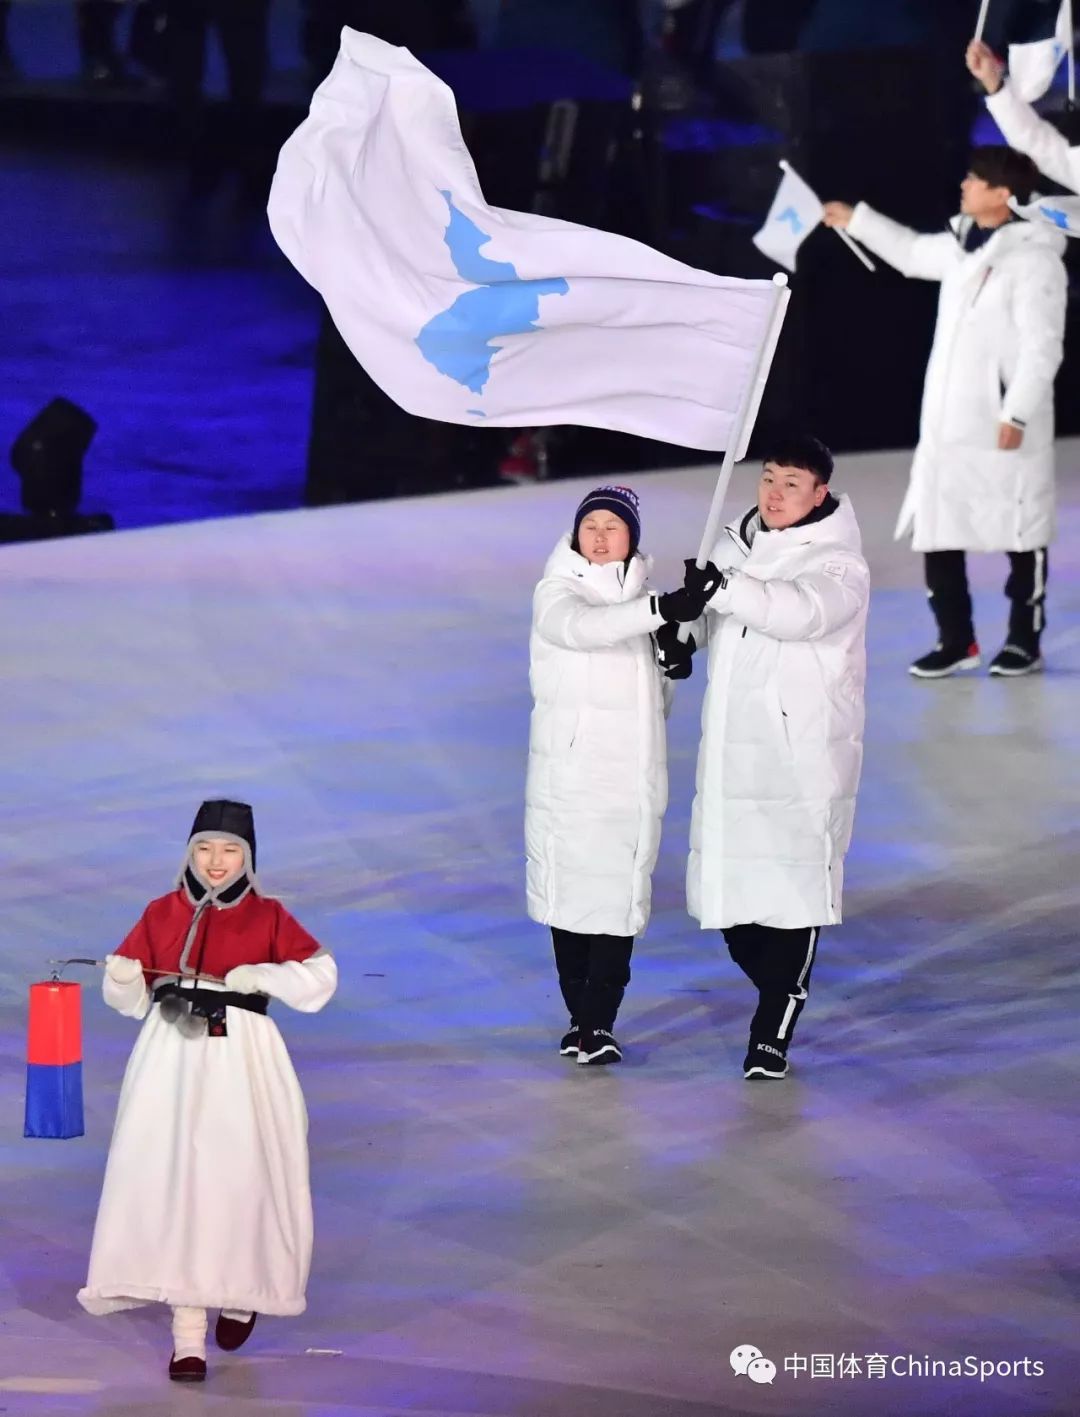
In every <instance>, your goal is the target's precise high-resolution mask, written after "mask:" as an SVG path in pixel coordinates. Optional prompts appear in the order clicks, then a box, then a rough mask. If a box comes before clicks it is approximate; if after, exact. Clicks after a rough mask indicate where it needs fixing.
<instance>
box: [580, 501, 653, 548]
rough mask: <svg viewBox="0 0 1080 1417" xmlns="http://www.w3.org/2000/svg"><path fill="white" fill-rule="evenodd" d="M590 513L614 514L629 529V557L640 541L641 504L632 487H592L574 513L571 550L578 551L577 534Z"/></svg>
mask: <svg viewBox="0 0 1080 1417" xmlns="http://www.w3.org/2000/svg"><path fill="white" fill-rule="evenodd" d="M590 512H614V513H615V515H616V516H617V517H622V519H623V521H624V522H625V523H626V525H627V526H628V527H629V528H630V555H631V556H632V555H633V554H634V552H635V551H636V550H637V549H638V542H639V541H640V540H641V503H640V501H639V500H638V494H637V493H636V492H635V491H634V489H633V488H632V487H594V488H593V490H592V491H591V492H590V493H589V494H588V496H587V497H585V498H584V499H583V500H582V503H581V505H580V506H579V507H578V509H577V511H576V512H575V513H574V534H573V536H572V537H571V538H570V545H571V547H572V548H573V550H575V551H577V550H578V532H579V530H580V529H581V523H582V522H583V521H584V520H585V518H586V517H587V516H588V515H589V513H590Z"/></svg>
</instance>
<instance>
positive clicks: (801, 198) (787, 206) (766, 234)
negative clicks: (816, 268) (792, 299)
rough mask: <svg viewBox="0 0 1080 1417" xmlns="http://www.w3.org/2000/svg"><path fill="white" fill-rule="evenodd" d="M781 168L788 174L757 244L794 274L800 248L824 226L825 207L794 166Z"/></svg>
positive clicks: (765, 254) (782, 182)
mask: <svg viewBox="0 0 1080 1417" xmlns="http://www.w3.org/2000/svg"><path fill="white" fill-rule="evenodd" d="M780 166H781V167H782V168H783V170H784V175H783V177H782V178H781V179H780V186H779V188H778V190H777V193H776V196H775V197H774V198H773V204H772V206H771V207H770V208H769V215H768V216H767V217H766V218H765V225H764V226H763V227H762V228H761V230H760V231H759V232H757V233H756V234H755V236H754V237H753V242H754V245H755V246H756V247H757V248H758V250H759V251H760V252H761V253H762V255H764V256H768V257H769V259H770V260H772V261H778V262H779V263H780V265H782V266H784V267H786V269H787V270H789V271H793V270H794V269H795V257H796V254H797V253H798V250H799V247H800V246H801V245H802V244H803V242H804V241H805V240H806V238H807V237H808V236H809V235H810V233H811V232H812V231H813V230H814V228H815V227H816V226H820V224H821V213H822V205H821V199H820V197H819V196H818V195H817V193H816V192H815V191H814V189H813V188H812V187H810V186H809V185H808V184H807V183H806V182H804V181H803V179H802V178H801V177H800V176H799V174H798V173H797V172H796V171H795V169H794V168H793V167H792V166H791V164H790V163H787V162H781V164H780Z"/></svg>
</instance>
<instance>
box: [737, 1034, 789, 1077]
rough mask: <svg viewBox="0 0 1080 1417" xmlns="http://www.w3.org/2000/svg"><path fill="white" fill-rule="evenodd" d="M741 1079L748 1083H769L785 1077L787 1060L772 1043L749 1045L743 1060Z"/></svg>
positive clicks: (781, 1051) (780, 1050)
mask: <svg viewBox="0 0 1080 1417" xmlns="http://www.w3.org/2000/svg"><path fill="white" fill-rule="evenodd" d="M743 1077H744V1078H746V1079H748V1081H750V1082H759V1081H760V1082H770V1081H777V1080H779V1079H780V1078H786V1077H787V1058H786V1057H785V1056H784V1052H783V1050H782V1049H781V1048H777V1047H775V1046H774V1045H773V1044H772V1043H751V1045H750V1051H749V1052H748V1053H747V1055H746V1057H745V1058H744V1059H743Z"/></svg>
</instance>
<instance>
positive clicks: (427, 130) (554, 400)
mask: <svg viewBox="0 0 1080 1417" xmlns="http://www.w3.org/2000/svg"><path fill="white" fill-rule="evenodd" d="M269 216H270V226H271V229H272V230H273V233H274V237H275V239H276V240H277V243H278V245H279V246H280V247H281V249H282V251H284V253H285V255H286V256H288V258H289V260H290V261H291V262H292V263H293V265H294V266H295V267H296V268H297V270H298V271H299V272H300V274H301V275H302V276H303V277H304V279H305V280H307V281H308V282H309V283H310V284H311V285H313V286H314V287H315V289H316V290H317V291H318V292H319V294H320V295H321V296H322V297H323V299H324V300H325V302H326V305H327V307H328V309H329V311H330V314H331V316H332V318H333V320H334V323H335V325H336V326H337V328H338V330H339V331H340V332H341V335H342V337H343V339H344V340H345V343H346V344H347V345H348V346H349V348H350V350H351V351H352V352H353V354H354V355H355V356H356V358H357V359H358V360H359V362H360V363H361V364H362V365H363V367H364V368H365V369H366V370H367V372H368V374H370V376H371V377H372V379H374V380H375V382H376V383H377V384H378V385H379V386H380V387H381V388H382V389H383V390H384V391H385V392H386V393H387V394H388V395H389V396H390V397H391V398H392V399H393V400H394V401H395V402H396V403H398V404H400V405H401V407H402V408H404V409H407V410H408V411H409V412H410V413H414V414H418V415H420V416H421V417H424V418H434V419H441V420H443V421H444V422H447V423H466V424H467V423H472V424H478V423H485V424H489V425H495V426H498V427H515V428H516V427H535V426H539V425H543V424H552V423H580V424H588V425H591V426H592V427H595V428H615V429H620V430H622V431H624V432H628V433H636V434H639V435H641V436H643V437H647V438H658V439H662V440H664V441H667V442H673V443H680V444H682V445H684V446H686V447H691V448H703V449H711V450H719V449H721V448H724V449H726V447H727V445H728V441H729V438H730V436H731V434H732V431H733V425H734V423H735V421H736V414H737V412H738V411H739V410H740V407H741V406H742V404H743V402H744V396H745V395H746V394H747V391H748V389H749V388H750V387H751V386H752V385H753V383H754V381H755V373H756V367H757V361H758V357H759V353H760V351H761V348H762V346H763V345H765V343H766V340H767V337H768V333H769V329H770V325H771V323H772V316H773V312H774V309H775V308H776V303H777V296H778V290H777V287H776V286H775V285H774V284H773V283H772V282H770V281H748V280H737V279H734V278H729V277H724V276H716V275H710V274H708V273H707V272H705V271H697V270H693V269H691V268H690V267H689V266H684V265H682V264H681V263H680V262H678V261H674V260H671V259H670V258H669V257H667V256H662V255H660V254H659V253H658V252H656V251H653V250H650V248H649V247H647V246H643V245H641V244H640V243H639V242H636V241H630V240H628V239H627V238H625V237H621V236H613V235H611V234H610V233H608V232H603V231H594V230H592V229H590V228H589V227H584V226H575V225H572V224H570V223H569V222H563V221H555V220H552V219H551V218H548V217H542V216H536V215H533V214H530V213H524V212H511V211H503V210H500V209H499V208H497V207H489V206H488V205H487V203H486V202H485V201H484V197H483V194H482V192H481V191H480V185H479V182H478V180H477V176H476V170H475V168H474V167H473V163H472V160H471V158H470V156H469V153H468V150H467V149H466V147H465V144H464V141H463V139H462V136H461V130H460V127H459V124H458V118H457V109H456V106H455V103H454V97H453V94H452V93H451V91H450V90H449V89H448V88H447V87H446V85H445V84H443V83H442V82H441V81H440V80H439V79H437V78H436V77H435V75H434V74H432V73H430V72H429V71H428V70H427V69H425V68H424V66H423V65H422V64H420V63H419V62H418V61H417V60H416V59H414V58H413V56H412V55H411V54H410V53H409V52H408V50H406V49H399V48H397V47H395V46H393V45H390V44H385V43H383V41H382V40H379V39H374V38H372V37H371V36H370V35H364V34H358V33H356V32H355V31H354V30H349V29H346V30H344V31H343V32H342V43H341V51H340V53H339V54H338V57H337V62H336V63H335V65H334V68H333V70H332V71H331V73H330V75H329V76H328V77H327V79H326V80H325V81H324V82H323V83H322V84H321V85H320V86H319V88H318V90H317V91H316V93H315V96H314V98H313V99H312V103H311V112H310V114H309V115H308V117H307V118H306V119H305V120H304V122H303V123H302V124H301V125H300V127H299V128H298V129H297V130H296V132H295V133H294V134H293V135H292V137H291V138H289V140H288V141H287V142H286V144H285V146H284V147H283V148H282V150H281V155H280V157H279V159H278V165H277V172H276V174H275V176H274V183H273V187H272V189H271V192H270V204H269Z"/></svg>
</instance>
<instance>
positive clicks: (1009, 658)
mask: <svg viewBox="0 0 1080 1417" xmlns="http://www.w3.org/2000/svg"><path fill="white" fill-rule="evenodd" d="M1042 667H1043V662H1042V655H1041V654H1040V653H1039V651H1038V650H1034V651H1033V650H1029V649H1024V647H1023V645H1012V644H1009V645H1003V646H1002V648H1001V649H999V650H998V652H997V654H995V655H994V657H993V659H992V660H991V661H990V673H991V674H993V675H995V676H996V677H997V678H1001V679H1019V678H1020V677H1021V675H1023V674H1037V673H1038V672H1039V670H1040V669H1041V668H1042Z"/></svg>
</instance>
